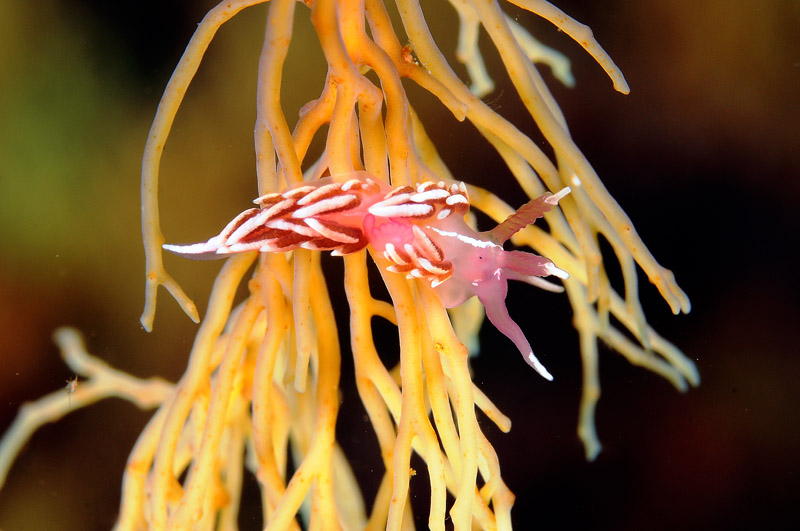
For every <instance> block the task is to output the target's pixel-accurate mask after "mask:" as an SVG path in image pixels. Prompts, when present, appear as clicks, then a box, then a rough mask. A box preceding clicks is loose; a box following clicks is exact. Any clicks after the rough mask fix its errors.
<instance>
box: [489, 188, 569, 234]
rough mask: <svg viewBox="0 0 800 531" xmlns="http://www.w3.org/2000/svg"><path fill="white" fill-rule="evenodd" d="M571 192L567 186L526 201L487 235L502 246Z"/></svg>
mask: <svg viewBox="0 0 800 531" xmlns="http://www.w3.org/2000/svg"><path fill="white" fill-rule="evenodd" d="M571 191H572V190H571V189H570V187H569V186H567V187H565V188H562V189H561V190H559V191H558V192H557V193H555V194H551V193H546V194H544V195H541V196H539V197H537V198H536V199H533V200H531V201H528V202H527V203H525V204H524V205H522V206H521V207H520V208H519V210H517V211H516V212H514V213H513V214H511V215H510V216H508V217H507V218H506V219H505V221H503V222H502V223H501V224H499V225H498V226H496V227H495V228H493V229H492V230H490V231H489V234H491V236H492V238H494V239H495V241H496V242H497V243H499V244H502V243H503V242H505V241H507V240H508V239H509V238H511V237H512V236H513V235H514V234H516V233H517V232H519V231H520V230H522V229H524V228H525V227H527V226H528V225H530V224H531V223H533V222H534V221H536V220H537V219H539V218H540V217H542V216H544V214H545V212H549V211H550V208H551V207H553V206H555V205H557V204H558V202H559V201H560V200H561V199H562V198H563V197H564V196H565V195H567V194H568V193H570V192H571Z"/></svg>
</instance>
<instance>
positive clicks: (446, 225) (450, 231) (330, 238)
mask: <svg viewBox="0 0 800 531" xmlns="http://www.w3.org/2000/svg"><path fill="white" fill-rule="evenodd" d="M569 192H570V189H569V188H564V189H563V190H561V191H560V192H558V193H556V194H550V193H547V194H544V195H542V196H540V197H538V198H536V199H534V200H532V201H530V202H528V203H526V204H525V205H523V206H522V207H521V208H520V209H519V210H517V212H515V213H514V214H512V215H511V216H509V217H508V218H507V219H506V220H505V221H503V222H502V223H501V224H500V225H498V226H496V227H495V228H494V229H492V230H490V231H487V232H477V231H475V230H473V229H472V228H471V227H470V226H469V225H468V224H467V223H466V221H465V220H464V216H465V215H466V213H467V211H468V210H469V199H468V196H467V189H466V186H465V185H464V183H458V184H448V183H445V182H444V181H439V182H432V181H425V182H422V183H419V184H417V185H416V186H400V187H396V188H392V187H391V186H389V185H388V184H386V183H384V182H382V181H380V180H379V179H377V178H375V177H373V176H372V175H370V174H369V173H366V172H354V173H349V174H345V175H338V176H334V177H326V178H323V179H319V180H317V181H313V182H309V183H304V184H302V185H299V186H296V187H293V188H290V189H288V190H286V191H284V192H280V193H271V194H267V195H265V196H262V197H259V198H258V199H256V200H255V201H254V203H255V204H257V205H258V208H251V209H249V210H245V211H244V212H242V213H241V214H239V215H238V216H236V218H234V219H233V221H231V222H230V223H229V224H228V225H227V226H226V227H225V229H224V230H223V231H222V232H221V233H220V234H219V235H217V236H215V237H213V238H211V239H210V240H208V241H207V242H205V243H197V244H193V245H164V249H166V250H168V251H172V252H174V253H177V254H179V255H183V256H187V257H190V258H221V257H224V256H226V255H229V254H232V253H240V252H245V251H253V250H256V251H260V252H282V251H290V250H293V249H298V248H303V249H311V250H318V251H331V254H333V255H336V256H342V255H346V254H350V253H354V252H357V251H360V250H361V249H363V248H364V247H366V246H367V245H370V246H372V248H373V249H375V251H377V252H379V253H382V255H383V256H384V257H385V258H386V259H387V260H388V261H389V262H391V265H390V266H388V267H387V269H388V270H389V271H391V272H394V273H403V274H405V275H406V278H409V279H413V278H420V279H423V280H425V281H427V282H428V283H430V286H431V287H432V288H434V290H435V292H436V293H437V295H438V296H439V298H440V299H441V301H442V304H443V305H444V306H445V307H446V308H452V307H454V306H458V305H459V304H461V303H462V302H464V301H465V300H467V299H468V298H470V297H472V296H473V295H477V296H478V298H479V299H480V301H481V303H482V304H483V306H484V307H485V308H486V316H487V317H488V318H489V320H490V321H491V322H492V324H494V326H495V327H497V329H498V330H499V331H500V332H502V333H503V334H505V335H506V336H507V337H508V338H509V339H511V341H513V342H514V344H515V345H516V347H517V348H518V349H519V351H520V353H522V355H523V357H524V358H525V361H526V362H527V363H528V364H529V365H530V366H531V367H533V368H534V369H536V371H537V372H538V373H539V374H541V375H542V376H543V377H545V378H546V379H548V380H552V379H553V376H552V375H551V374H550V373H549V372H548V371H547V369H545V367H544V365H542V363H541V362H540V361H539V360H538V358H536V356H535V355H534V354H533V350H532V349H531V346H530V344H529V343H528V340H527V339H526V338H525V335H524V334H523V333H522V330H521V329H520V328H519V326H518V325H517V324H516V323H515V322H514V321H513V320H512V319H511V317H510V316H509V314H508V309H507V308H506V304H505V299H506V294H507V293H508V280H520V281H523V282H527V283H530V284H533V285H536V286H539V287H544V288H550V289H553V288H554V289H556V290H557V289H559V288H558V287H557V286H554V285H552V284H550V283H549V282H547V281H545V280H543V279H541V278H539V277H546V276H549V275H553V276H556V277H559V278H562V279H566V278H568V276H569V275H567V273H566V272H565V271H563V270H561V269H559V268H557V267H556V266H555V265H554V264H553V262H552V261H551V260H549V259H548V258H544V257H541V256H537V255H535V254H533V253H528V252H522V251H506V250H504V249H503V244H504V243H505V242H506V241H507V240H508V239H509V238H511V236H513V235H514V234H515V233H516V232H517V231H519V230H520V229H522V228H524V227H526V226H527V225H529V224H531V223H533V222H534V221H535V220H536V219H538V218H540V217H542V215H543V214H544V213H545V212H547V211H549V210H550V208H551V207H552V206H554V205H557V204H558V201H559V200H560V199H561V198H562V197H564V196H565V195H567V194H568V193H569Z"/></svg>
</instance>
